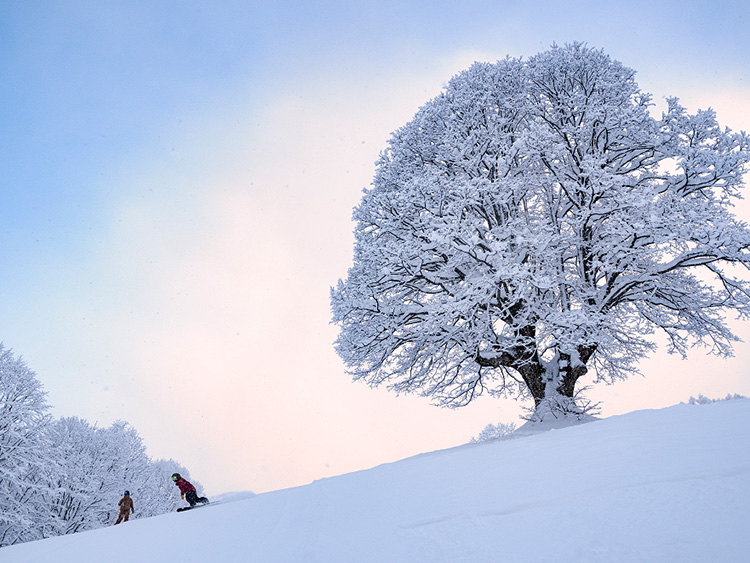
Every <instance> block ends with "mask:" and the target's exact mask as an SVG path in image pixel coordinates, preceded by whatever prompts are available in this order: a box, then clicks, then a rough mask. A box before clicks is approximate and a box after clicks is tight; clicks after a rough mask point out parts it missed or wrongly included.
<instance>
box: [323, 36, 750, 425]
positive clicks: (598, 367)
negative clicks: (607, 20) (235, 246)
mask: <svg viewBox="0 0 750 563" xmlns="http://www.w3.org/2000/svg"><path fill="white" fill-rule="evenodd" d="M651 106H652V103H651V98H650V96H649V95H648V94H645V93H643V92H641V91H640V90H639V88H638V86H637V84H636V82H635V80H634V72H633V71H632V70H630V69H628V68H626V67H624V66H623V65H621V64H620V63H618V62H616V61H613V60H611V59H610V57H608V56H607V55H606V54H604V53H603V52H601V51H598V50H594V49H590V48H588V47H586V46H584V45H581V44H573V45H567V46H565V47H558V46H553V47H552V49H550V50H549V51H547V52H544V53H541V54H539V55H537V56H534V57H532V58H530V59H528V60H521V59H510V58H509V59H506V60H503V61H500V62H498V63H496V64H484V63H476V64H474V65H473V66H472V67H471V68H469V69H468V70H466V71H464V72H461V73H460V74H458V75H457V76H455V77H454V78H453V79H452V80H451V81H450V83H449V84H448V85H447V87H446V88H445V90H444V92H443V93H442V94H440V95H439V96H438V97H437V98H435V99H433V100H431V101H430V102H428V103H427V104H426V105H424V106H423V107H422V108H421V109H420V110H419V111H418V113H417V114H416V116H415V117H414V119H413V120H412V121H411V122H409V123H407V124H406V125H405V126H404V127H402V128H401V129H399V130H397V131H396V132H395V133H394V134H393V135H392V137H391V139H390V142H389V146H388V148H387V150H386V151H385V152H384V153H383V154H382V155H381V158H380V160H379V162H378V164H377V170H376V174H375V178H374V181H373V184H372V187H371V188H369V189H368V190H366V191H365V194H364V196H363V198H362V202H361V203H360V205H359V206H358V207H357V208H356V209H355V212H354V219H355V221H356V223H357V226H356V231H355V237H356V242H355V250H354V263H353V266H352V267H351V269H350V270H349V273H348V277H347V279H346V280H344V281H339V283H338V285H337V286H336V287H335V288H333V289H332V290H331V300H332V310H333V320H334V322H335V323H337V324H338V325H339V327H340V334H339V337H338V340H337V342H336V349H337V351H338V353H339V355H340V356H341V357H342V358H343V360H344V362H345V363H346V365H347V367H348V368H349V370H350V372H351V374H352V375H353V377H354V378H355V379H361V380H364V381H366V382H367V383H369V384H370V385H373V386H378V385H387V386H389V387H390V388H391V389H393V390H395V391H397V392H416V393H421V394H423V395H426V396H430V397H432V398H433V400H434V401H435V402H436V403H437V404H439V405H444V406H461V405H465V404H467V403H469V402H470V401H471V400H472V399H473V398H475V397H476V396H478V395H479V394H481V393H482V392H483V391H488V392H490V393H494V394H499V395H507V394H513V395H516V396H518V395H520V396H526V397H529V396H530V397H531V398H533V400H534V404H535V408H536V415H537V417H544V416H545V413H549V412H553V413H555V414H556V415H558V413H564V414H573V415H578V414H580V407H579V406H578V405H577V404H576V402H575V399H574V396H575V392H576V382H578V381H579V379H580V378H581V377H583V376H584V375H585V374H587V373H588V372H590V371H592V370H593V374H595V379H596V381H608V382H611V381H614V380H617V379H620V378H624V377H626V376H627V375H628V374H630V373H633V372H635V371H637V362H638V361H639V360H640V359H641V358H643V357H644V356H645V355H646V354H647V353H649V352H650V351H651V350H653V349H654V343H653V338H652V337H653V334H654V332H655V331H661V332H662V333H663V334H665V335H666V337H667V341H668V346H669V351H670V352H676V353H680V354H682V355H685V354H686V352H687V350H688V349H689V347H690V346H692V345H694V344H696V343H698V344H702V345H705V346H707V347H708V348H709V349H710V351H711V352H712V353H714V354H717V355H719V356H727V355H730V354H731V344H732V342H733V341H734V340H736V337H735V336H734V335H733V334H732V333H731V331H730V330H729V329H728V328H727V326H726V324H725V322H724V315H725V314H726V313H727V312H728V311H734V312H735V313H736V314H737V315H738V316H739V317H740V318H746V317H747V315H748V312H749V309H748V307H749V305H750V298H749V295H750V294H749V290H750V287H749V286H748V283H747V281H745V279H744V278H743V277H742V276H743V273H744V272H745V268H747V266H748V264H749V263H750V254H749V253H748V247H749V245H750V231H749V230H748V227H747V225H745V224H744V223H742V222H740V221H738V220H737V219H735V217H734V216H733V215H732V212H731V210H732V205H733V201H734V200H736V199H737V198H738V197H739V190H740V188H741V187H742V185H743V184H742V174H743V173H744V172H745V168H746V164H747V162H748V158H749V157H750V154H749V153H748V138H747V136H746V135H745V134H744V133H741V134H737V133H732V132H731V131H729V130H722V129H720V128H719V126H718V125H717V123H716V119H715V115H714V112H713V111H711V110H706V111H698V112H697V113H696V114H695V115H690V114H688V112H687V111H686V110H685V109H684V108H683V107H682V106H680V104H679V103H678V101H677V100H676V99H669V100H668V107H667V110H666V112H664V113H663V114H662V116H661V118H660V119H657V118H655V117H652V116H651V115H650V113H649V108H650V107H651Z"/></svg>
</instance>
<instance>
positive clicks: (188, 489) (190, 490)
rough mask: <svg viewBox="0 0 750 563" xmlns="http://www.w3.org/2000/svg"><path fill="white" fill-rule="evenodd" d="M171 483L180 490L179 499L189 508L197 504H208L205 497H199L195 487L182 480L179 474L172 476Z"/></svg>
mask: <svg viewBox="0 0 750 563" xmlns="http://www.w3.org/2000/svg"><path fill="white" fill-rule="evenodd" d="M172 481H174V484H175V485H177V486H178V487H179V488H180V498H182V499H185V500H186V501H188V503H189V504H190V507H191V508H192V507H194V506H195V503H197V502H200V503H202V504H207V503H208V499H207V498H206V497H199V496H198V493H197V492H196V491H195V487H193V485H192V484H191V483H190V481H187V480H186V479H183V478H182V477H181V476H180V474H179V473H173V474H172Z"/></svg>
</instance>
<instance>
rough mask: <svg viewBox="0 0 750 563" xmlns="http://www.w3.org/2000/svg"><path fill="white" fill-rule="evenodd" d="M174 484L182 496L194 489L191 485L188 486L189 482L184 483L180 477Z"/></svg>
mask: <svg viewBox="0 0 750 563" xmlns="http://www.w3.org/2000/svg"><path fill="white" fill-rule="evenodd" d="M174 484H175V485H177V486H178V487H180V493H181V494H183V495H184V494H185V493H187V492H188V491H194V490H195V487H193V485H191V484H190V481H186V480H185V479H183V478H182V477H180V478H179V479H177V481H175V482H174Z"/></svg>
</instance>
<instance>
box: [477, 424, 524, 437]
mask: <svg viewBox="0 0 750 563" xmlns="http://www.w3.org/2000/svg"><path fill="white" fill-rule="evenodd" d="M515 429H516V424H515V422H510V423H508V424H505V423H504V422H498V423H497V424H488V425H487V426H485V427H484V429H483V430H482V431H481V432H480V433H479V435H478V436H477V437H475V438H472V439H471V441H472V442H486V441H487V440H495V439H496V438H502V437H503V436H508V435H509V434H513V432H514V431H515Z"/></svg>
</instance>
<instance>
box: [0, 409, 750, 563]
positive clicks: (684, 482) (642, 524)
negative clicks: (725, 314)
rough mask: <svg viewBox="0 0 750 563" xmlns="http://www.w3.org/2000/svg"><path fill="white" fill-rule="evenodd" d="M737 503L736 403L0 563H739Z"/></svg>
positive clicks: (745, 451)
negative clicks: (254, 562)
mask: <svg viewBox="0 0 750 563" xmlns="http://www.w3.org/2000/svg"><path fill="white" fill-rule="evenodd" d="M749 507H750V399H737V400H730V401H722V402H716V403H711V404H707V405H686V404H682V405H677V406H674V407H670V408H668V409H663V410H648V411H638V412H634V413H630V414H627V415H623V416H618V417H612V418H608V419H605V420H600V421H595V422H590V423H587V424H582V425H580V426H573V427H567V428H562V429H558V430H550V431H547V432H544V433H541V434H536V435H527V436H524V437H521V438H516V439H503V440H498V441H493V442H484V443H472V444H467V445H464V446H459V447H456V448H453V449H449V450H443V451H437V452H433V453H428V454H423V455H419V456H416V457H413V458H409V459H406V460H403V461H400V462H397V463H392V464H387V465H381V466H379V467H375V468H373V469H370V470H367V471H360V472H357V473H351V474H347V475H343V476H340V477H335V478H330V479H324V480H321V481H316V482H314V483H311V484H310V485H306V486H303V487H297V488H293V489H286V490H281V491H275V492H271V493H266V494H262V495H257V496H250V497H247V496H243V495H242V494H228V495H225V496H224V497H223V498H222V499H221V500H220V502H218V503H215V504H212V505H209V506H207V507H204V508H200V509H197V510H192V511H188V512H184V513H181V514H177V513H174V514H166V515H163V516H158V517H154V518H144V519H137V518H136V519H135V520H131V521H130V522H128V523H125V524H121V525H119V526H116V527H114V526H113V527H109V528H103V529H99V530H93V531H90V532H84V533H81V534H74V535H68V536H62V537H57V538H51V539H47V540H42V541H37V542H30V543H26V544H21V545H16V546H10V547H6V548H3V549H0V562H3V563H5V562H13V563H32V562H33V563H44V562H54V563H59V562H61V561H62V562H77V563H85V562H92V563H94V562H95V563H101V562H102V561H107V562H108V563H119V562H128V563H132V562H133V561H153V562H161V563H187V562H209V561H221V562H230V563H233V562H247V561H258V562H264V563H265V562H290V563H291V562H295V563H301V562H316V561H318V562H325V563H338V562H341V563H359V562H378V563H414V562H430V563H436V562H451V563H456V562H496V561H497V562H504V561H507V562H512V563H526V562H528V563H530V562H539V563H542V562H550V563H551V562H560V561H565V562H576V563H577V562H581V563H584V562H606V563H625V562H627V563H633V562H646V561H654V562H659V563H665V562H681V563H685V562H702V563H705V562H714V561H721V562H722V563H732V562H737V563H740V562H742V563H747V562H748V561H750V534H749V533H748V530H749V529H750V515H749V514H750V512H749V511H748V508H749ZM136 516H137V515H136Z"/></svg>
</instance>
